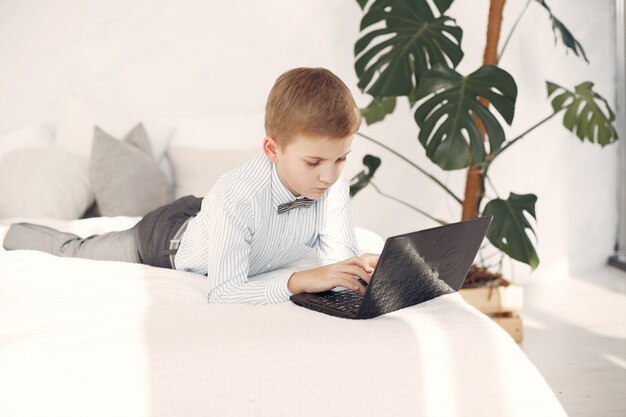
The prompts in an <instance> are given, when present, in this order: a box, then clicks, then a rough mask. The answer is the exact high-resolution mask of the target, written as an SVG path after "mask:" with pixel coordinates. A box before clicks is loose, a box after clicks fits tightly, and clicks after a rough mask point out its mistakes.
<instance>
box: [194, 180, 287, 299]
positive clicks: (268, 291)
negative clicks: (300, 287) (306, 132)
mask: <svg viewBox="0 0 626 417" xmlns="http://www.w3.org/2000/svg"><path fill="white" fill-rule="evenodd" d="M207 198H208V199H209V201H208V202H207V204H208V207H207V209H208V210H207V212H208V213H209V215H208V216H206V217H205V218H203V221H202V227H204V228H206V233H207V236H208V237H209V240H210V242H211V244H209V245H208V249H207V250H208V260H207V262H208V265H207V279H208V301H209V303H244V304H271V303H280V302H284V301H288V300H289V297H290V296H291V295H292V293H291V291H289V289H288V287H287V282H288V281H289V278H290V277H291V275H292V274H293V273H294V272H295V271H290V270H286V269H278V270H274V271H270V272H267V273H264V274H259V275H256V276H255V277H252V278H254V279H253V280H250V279H249V277H248V273H249V269H250V260H249V256H250V242H251V237H252V232H251V229H250V228H251V227H252V218H253V214H252V209H251V204H250V202H249V201H244V202H236V201H232V200H231V199H229V198H228V196H227V195H225V193H223V192H216V193H209V196H207Z"/></svg>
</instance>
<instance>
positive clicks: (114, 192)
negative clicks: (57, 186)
mask: <svg viewBox="0 0 626 417" xmlns="http://www.w3.org/2000/svg"><path fill="white" fill-rule="evenodd" d="M89 175H90V179H91V185H92V187H93V191H94V194H95V196H96V203H97V206H98V211H99V213H100V215H101V216H144V215H146V214H148V213H149V212H150V211H152V210H154V209H155V208H157V207H159V206H162V205H164V204H166V203H167V178H166V177H165V174H164V173H163V172H162V171H161V170H160V169H159V165H158V163H157V162H156V161H155V160H154V157H153V156H152V149H151V146H150V140H149V139H148V135H147V133H146V131H145V129H144V127H143V125H141V124H138V125H137V126H135V127H134V128H133V130H132V131H131V132H130V133H128V135H126V137H125V138H124V139H122V140H121V141H120V140H117V139H116V138H114V137H112V136H111V135H109V134H108V133H106V132H104V131H103V130H102V129H100V128H99V127H98V126H96V127H95V130H94V138H93V144H92V148H91V165H90V167H89Z"/></svg>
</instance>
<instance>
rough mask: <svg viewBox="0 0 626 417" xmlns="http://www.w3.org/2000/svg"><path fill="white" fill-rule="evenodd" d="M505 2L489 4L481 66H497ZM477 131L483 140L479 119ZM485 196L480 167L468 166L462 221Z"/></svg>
mask: <svg viewBox="0 0 626 417" xmlns="http://www.w3.org/2000/svg"><path fill="white" fill-rule="evenodd" d="M505 1H506V0H491V2H490V4H489V22H488V24H487V44H486V45H485V53H484V55H483V64H485V65H498V41H499V40H500V28H501V26H502V10H503V9H504V2H505ZM480 102H481V103H482V104H483V105H484V106H485V107H489V101H488V100H487V99H485V98H484V97H481V98H480ZM474 120H476V124H477V125H478V129H479V130H480V133H481V135H482V136H483V138H484V137H485V127H484V126H483V124H482V123H481V122H480V120H479V119H477V118H475V119H474ZM484 194H485V179H484V178H483V176H482V174H481V166H480V165H474V166H470V168H469V169H468V170H467V179H466V181H465V198H464V199H463V214H462V220H467V219H473V218H474V217H476V216H478V209H479V207H478V206H479V204H480V200H481V199H482V197H483V195H484Z"/></svg>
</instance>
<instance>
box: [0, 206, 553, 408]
mask: <svg viewBox="0 0 626 417" xmlns="http://www.w3.org/2000/svg"><path fill="white" fill-rule="evenodd" d="M136 220H137V219H133V218H114V219H107V218H97V219H87V220H81V221H74V222H59V221H47V222H46V221H42V223H46V224H50V225H53V226H56V227H60V228H62V229H64V230H73V231H75V232H79V234H83V235H88V234H91V233H92V232H98V233H101V232H104V231H108V230H112V229H119V228H124V227H128V226H129V225H131V224H133V223H134V222H135V221H136ZM5 223H8V221H5ZM3 231H6V227H5V228H4V229H3V228H2V226H0V239H1V237H2V236H3ZM358 236H359V240H360V244H361V245H362V246H364V247H365V249H367V250H373V249H375V248H376V246H380V240H379V239H377V238H376V235H373V234H371V233H368V232H367V231H364V230H360V231H359V234H358ZM368 245H369V247H368ZM306 262H307V260H303V263H306ZM205 284H206V280H205V278H204V277H203V276H199V275H195V274H191V273H184V272H178V271H172V270H168V269H160V268H154V267H150V266H145V265H136V264H124V263H119V262H103V261H90V260H83V259H67V258H57V257H54V256H51V255H48V254H44V253H39V252H33V251H12V252H4V251H0V393H2V394H1V395H0V416H11V417H19V416H44V415H45V416H63V417H70V416H81V417H84V416H108V417H111V416H133V417H140V416H191V417H195V416H292V415H298V416H316V417H319V416H360V417H363V416H385V417H386V416H402V417H406V416H480V417H484V416H494V417H495V416H498V417H504V416H520V417H522V416H523V417H528V416H533V417H537V416H551V417H553V416H563V415H565V413H564V411H563V409H562V407H561V406H560V404H559V403H558V401H557V399H556V397H555V396H554V394H553V393H552V391H551V390H550V389H549V387H548V385H547V384H546V382H545V380H544V379H543V378H542V376H541V375H540V374H539V372H538V371H537V370H536V368H535V367H534V366H533V365H532V364H531V363H530V361H529V360H528V359H527V358H526V356H525V355H524V354H523V353H522V351H521V350H520V349H519V347H518V346H517V345H516V344H515V343H514V342H513V340H512V339H511V338H510V337H509V336H508V335H507V334H506V333H505V332H504V331H503V330H502V329H500V328H499V327H498V326H497V325H495V324H494V323H493V322H492V321H491V320H489V319H488V318H487V317H485V316H484V315H482V314H481V313H479V312H478V311H477V310H475V309H474V308H473V307H471V306H469V305H468V304H466V303H465V302H464V301H463V300H462V298H461V297H460V296H459V295H458V294H451V295H446V296H443V297H439V298H437V299H434V300H431V301H429V302H426V303H423V304H421V305H417V306H413V307H411V308H407V309H403V310H400V311H396V312H394V313H391V314H388V315H385V316H381V317H377V318H375V319H370V320H347V319H339V318H335V317H330V316H326V315H323V314H319V313H316V312H313V311H310V310H306V309H304V308H301V307H298V306H296V305H295V304H292V303H290V302H286V303H282V304H277V305H267V306H249V305H215V304H208V303H207V302H206V288H205Z"/></svg>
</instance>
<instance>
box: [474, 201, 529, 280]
mask: <svg viewBox="0 0 626 417" xmlns="http://www.w3.org/2000/svg"><path fill="white" fill-rule="evenodd" d="M536 202H537V196H536V195H534V194H522V195H520V194H515V193H511V194H509V198H508V199H507V200H502V199H500V198H497V199H495V200H491V201H490V202H489V203H487V205H486V206H485V210H484V211H483V215H485V216H493V220H492V222H491V226H490V227H489V231H488V232H487V238H488V239H489V241H490V242H491V243H492V244H493V245H494V246H495V247H497V248H498V249H500V250H501V251H503V252H504V253H506V254H507V255H509V256H510V257H511V258H513V259H516V260H518V261H520V262H524V263H525V264H528V265H530V267H531V269H533V270H534V269H535V268H537V266H538V265H539V258H538V257H537V252H536V251H535V247H534V246H533V244H532V242H531V241H530V239H529V238H528V234H527V233H526V229H530V231H531V232H533V233H534V232H535V231H534V230H533V228H532V226H531V225H530V223H528V220H527V219H526V216H525V215H524V212H526V213H528V214H530V215H531V216H532V217H533V218H536V217H535V203H536Z"/></svg>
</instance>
